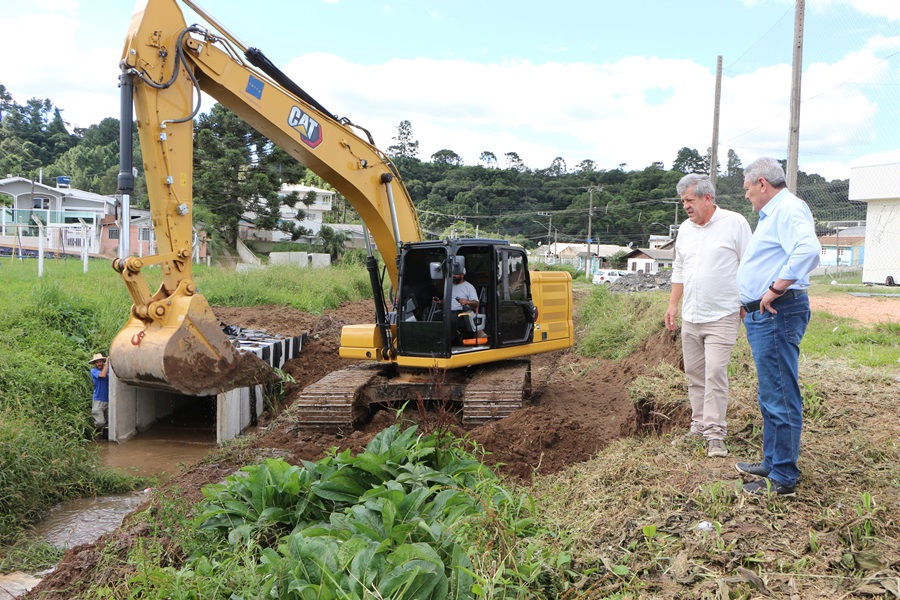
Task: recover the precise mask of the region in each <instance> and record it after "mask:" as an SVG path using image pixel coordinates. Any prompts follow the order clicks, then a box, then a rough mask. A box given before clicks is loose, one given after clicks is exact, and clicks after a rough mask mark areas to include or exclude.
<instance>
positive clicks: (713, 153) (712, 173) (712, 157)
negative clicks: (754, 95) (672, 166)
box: [676, 54, 722, 220]
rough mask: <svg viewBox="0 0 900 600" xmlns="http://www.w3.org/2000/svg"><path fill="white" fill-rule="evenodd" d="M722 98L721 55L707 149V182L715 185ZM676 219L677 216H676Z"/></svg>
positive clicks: (718, 61) (717, 171)
mask: <svg viewBox="0 0 900 600" xmlns="http://www.w3.org/2000/svg"><path fill="white" fill-rule="evenodd" d="M721 98H722V55H721V54H720V55H719V58H718V59H717V60H716V102H715V109H714V110H713V136H712V146H711V147H710V151H709V182H710V183H711V184H713V188H715V187H716V176H718V174H719V169H718V166H719V101H720V100H721ZM676 220H677V217H676Z"/></svg>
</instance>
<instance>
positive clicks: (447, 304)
mask: <svg viewBox="0 0 900 600" xmlns="http://www.w3.org/2000/svg"><path fill="white" fill-rule="evenodd" d="M455 251H456V253H455V254H453V253H452V252H454V248H448V247H446V246H437V247H426V248H414V249H409V250H407V251H406V252H404V253H403V256H402V258H401V265H400V273H399V275H400V284H399V287H400V294H399V296H398V317H397V344H398V351H399V353H400V354H402V355H411V356H443V357H447V356H450V355H451V354H453V353H456V352H471V351H477V350H483V349H485V348H487V347H489V344H486V343H483V342H482V341H481V340H484V339H485V338H487V339H488V340H490V339H491V338H492V337H493V332H494V330H495V325H494V322H493V321H492V320H491V317H490V312H491V310H490V309H491V308H492V306H491V304H492V303H491V301H490V300H489V298H491V297H494V296H495V291H494V290H495V286H496V269H495V267H494V254H493V252H492V248H491V246H482V245H477V246H463V247H460V248H456V249H455ZM454 265H455V266H456V268H457V269H460V268H463V267H464V268H465V280H466V281H467V282H468V283H470V284H472V286H473V287H474V288H475V296H476V297H477V298H478V299H479V307H478V311H477V313H476V314H477V316H478V319H477V320H476V322H477V323H479V324H481V325H483V326H482V327H479V328H477V329H476V331H468V330H467V329H466V328H464V327H462V326H461V325H460V324H463V325H465V324H466V323H467V322H468V320H467V319H461V318H459V314H460V313H462V312H464V311H459V310H457V311H455V312H454V311H452V310H451V307H452V305H453V297H452V288H453V281H452V278H451V277H450V274H451V273H452V272H453V270H454ZM454 316H456V317H457V318H454ZM476 334H481V335H476ZM482 336H483V337H482ZM470 338H475V339H478V340H479V342H478V344H472V343H466V342H464V340H468V339H470Z"/></svg>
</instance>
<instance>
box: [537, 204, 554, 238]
mask: <svg viewBox="0 0 900 600" xmlns="http://www.w3.org/2000/svg"><path fill="white" fill-rule="evenodd" d="M538 216H539V217H549V218H550V223H549V224H548V225H547V243H548V244H549V243H550V237H551V236H552V235H553V213H548V212H539V213H538Z"/></svg>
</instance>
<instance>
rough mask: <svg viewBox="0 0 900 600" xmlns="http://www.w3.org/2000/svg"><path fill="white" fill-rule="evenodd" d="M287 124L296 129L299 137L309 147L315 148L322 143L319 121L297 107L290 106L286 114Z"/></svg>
mask: <svg viewBox="0 0 900 600" xmlns="http://www.w3.org/2000/svg"><path fill="white" fill-rule="evenodd" d="M288 125H290V126H291V127H293V128H294V129H296V130H297V133H299V134H300V139H301V140H303V143H304V144H306V145H307V146H309V147H310V148H315V147H316V146H318V145H319V144H321V143H322V129H321V128H320V127H319V122H318V121H316V120H315V119H313V118H312V117H311V116H309V115H308V114H306V113H305V112H303V111H302V110H301V109H300V108H299V107H297V106H294V107H291V114H290V115H289V116H288Z"/></svg>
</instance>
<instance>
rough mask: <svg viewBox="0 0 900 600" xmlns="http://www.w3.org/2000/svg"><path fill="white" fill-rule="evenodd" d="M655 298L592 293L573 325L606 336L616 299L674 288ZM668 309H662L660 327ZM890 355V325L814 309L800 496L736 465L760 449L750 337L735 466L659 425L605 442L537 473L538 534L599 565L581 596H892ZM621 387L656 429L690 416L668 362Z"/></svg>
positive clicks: (735, 376) (894, 355)
mask: <svg viewBox="0 0 900 600" xmlns="http://www.w3.org/2000/svg"><path fill="white" fill-rule="evenodd" d="M829 293H835V292H829ZM649 296H651V297H650V298H645V299H644V300H642V301H638V300H637V299H635V298H631V299H627V300H624V301H623V300H622V299H619V298H614V297H611V296H610V297H608V296H606V295H605V294H603V293H602V292H597V293H595V294H594V296H593V297H592V302H591V303H588V304H587V305H586V306H588V307H590V306H591V304H592V303H595V304H596V305H597V306H596V307H594V308H591V309H590V310H589V311H588V312H585V313H583V314H582V316H583V317H590V316H591V315H597V316H598V318H599V319H600V320H599V321H596V322H594V323H591V322H589V321H582V322H581V325H580V328H581V329H583V330H585V331H591V330H592V329H594V328H603V327H605V326H606V323H607V321H608V317H607V316H606V311H607V310H611V308H612V305H613V303H614V305H615V307H617V309H619V310H621V309H622V308H624V307H628V306H631V307H643V306H645V304H644V303H645V302H646V303H649V304H650V305H653V306H656V303H658V302H659V298H654V297H653V296H661V297H667V296H668V293H666V292H653V293H650V294H649ZM656 307H657V308H658V306H656ZM661 315H662V312H661V311H659V310H657V311H656V317H657V320H658V321H661ZM645 318H646V317H645V316H644V315H642V314H640V313H635V312H633V311H632V312H629V313H628V314H625V315H620V319H622V320H624V322H622V323H620V327H625V328H627V329H629V330H632V331H634V330H638V329H641V328H642V327H643V326H642V325H641V323H642V321H644V319H645ZM658 326H661V324H659V325H658ZM632 341H633V340H624V343H632ZM898 360H900V330H898V328H897V326H896V325H890V324H882V325H876V326H867V325H863V324H860V323H858V322H854V321H850V320H847V319H838V318H836V317H833V316H831V315H827V314H824V313H815V314H814V315H813V319H812V322H811V325H810V328H809V330H808V332H807V334H806V336H805V337H804V340H803V343H802V358H801V367H800V373H801V386H802V389H803V394H804V419H805V428H804V433H803V440H802V451H801V460H800V467H801V469H802V476H801V481H800V484H799V487H798V490H799V497H798V498H796V499H770V500H760V499H755V498H748V497H746V496H745V495H743V494H742V493H741V492H740V486H741V483H742V482H741V480H740V478H739V477H738V474H737V472H736V471H735V469H734V467H733V465H734V463H735V462H736V461H738V460H745V461H750V462H755V461H757V460H759V458H760V447H761V441H762V440H761V434H762V432H761V427H762V420H761V417H760V414H759V408H758V406H757V403H756V373H755V369H754V367H753V362H752V356H751V353H750V348H749V345H748V344H747V341H746V338H745V336H744V334H743V330H742V332H741V335H740V337H739V339H738V343H737V345H736V347H735V350H734V353H733V357H732V362H731V365H730V367H729V373H730V397H731V405H730V407H729V413H728V422H729V437H728V444H729V448H730V450H731V456H730V457H728V458H727V459H710V458H707V457H706V455H705V451H704V450H705V449H704V446H703V444H702V442H692V443H691V442H687V443H685V442H682V443H676V444H675V445H673V441H675V440H676V439H677V436H679V435H680V434H681V433H683V432H684V431H685V429H684V428H683V427H674V428H672V426H671V424H670V425H669V427H664V428H663V430H664V431H667V433H664V434H662V435H658V434H655V433H651V432H652V431H656V430H657V429H658V426H659V423H652V424H648V427H647V428H646V429H647V433H646V434H644V435H639V436H637V437H633V438H628V439H623V440H620V441H619V442H616V443H614V444H612V445H611V446H609V447H608V448H606V449H605V450H603V451H602V452H600V453H599V454H598V455H597V457H596V459H595V460H592V461H590V462H587V463H583V464H580V465H577V466H574V467H572V468H571V469H569V470H568V471H566V472H563V473H560V474H557V475H554V476H550V477H541V478H538V479H536V480H535V482H534V486H533V488H532V493H533V494H534V496H535V498H536V501H537V502H538V504H539V506H540V507H541V508H542V516H543V518H544V519H545V525H546V526H547V527H550V528H558V529H559V530H560V531H562V532H564V533H563V534H562V535H563V537H564V538H565V539H567V540H568V541H569V542H570V543H571V544H572V547H571V552H572V553H573V555H574V556H575V557H576V560H575V561H574V565H573V568H576V569H578V568H580V569H581V570H589V569H597V572H596V573H597V575H596V576H594V577H592V578H591V580H590V581H589V583H587V584H586V585H585V587H584V589H583V590H582V592H581V595H582V596H583V597H588V598H680V597H685V598H754V597H763V596H771V597H785V598H787V597H797V598H801V597H802V598H808V597H834V598H836V597H841V598H858V597H859V598H861V597H871V596H887V597H896V596H898V595H900V589H898V587H897V581H898V579H897V576H898V571H897V568H896V565H897V564H898V560H900V543H898V542H900V526H898V523H897V521H896V515H897V514H900V494H898V491H900V445H898V441H897V439H898V434H900V425H898V424H897V419H896V389H897V385H898V381H900V364H898ZM630 390H631V394H632V397H633V399H634V401H635V403H636V404H638V405H640V406H641V407H642V409H643V410H641V411H640V412H642V413H644V414H653V415H656V417H657V418H659V419H660V420H663V421H664V420H665V418H666V415H674V414H677V413H678V411H679V410H681V411H682V412H683V411H684V410H685V407H687V406H688V401H687V388H686V381H685V378H684V375H683V373H681V372H680V371H678V370H676V369H673V368H658V369H656V370H655V371H654V372H653V373H652V374H650V375H648V376H643V377H640V378H638V379H637V380H635V381H634V382H633V383H632V384H631V387H630ZM688 410H689V409H688ZM681 425H682V426H684V425H686V423H683V424H681ZM891 594H893V596H892V595H891Z"/></svg>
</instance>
